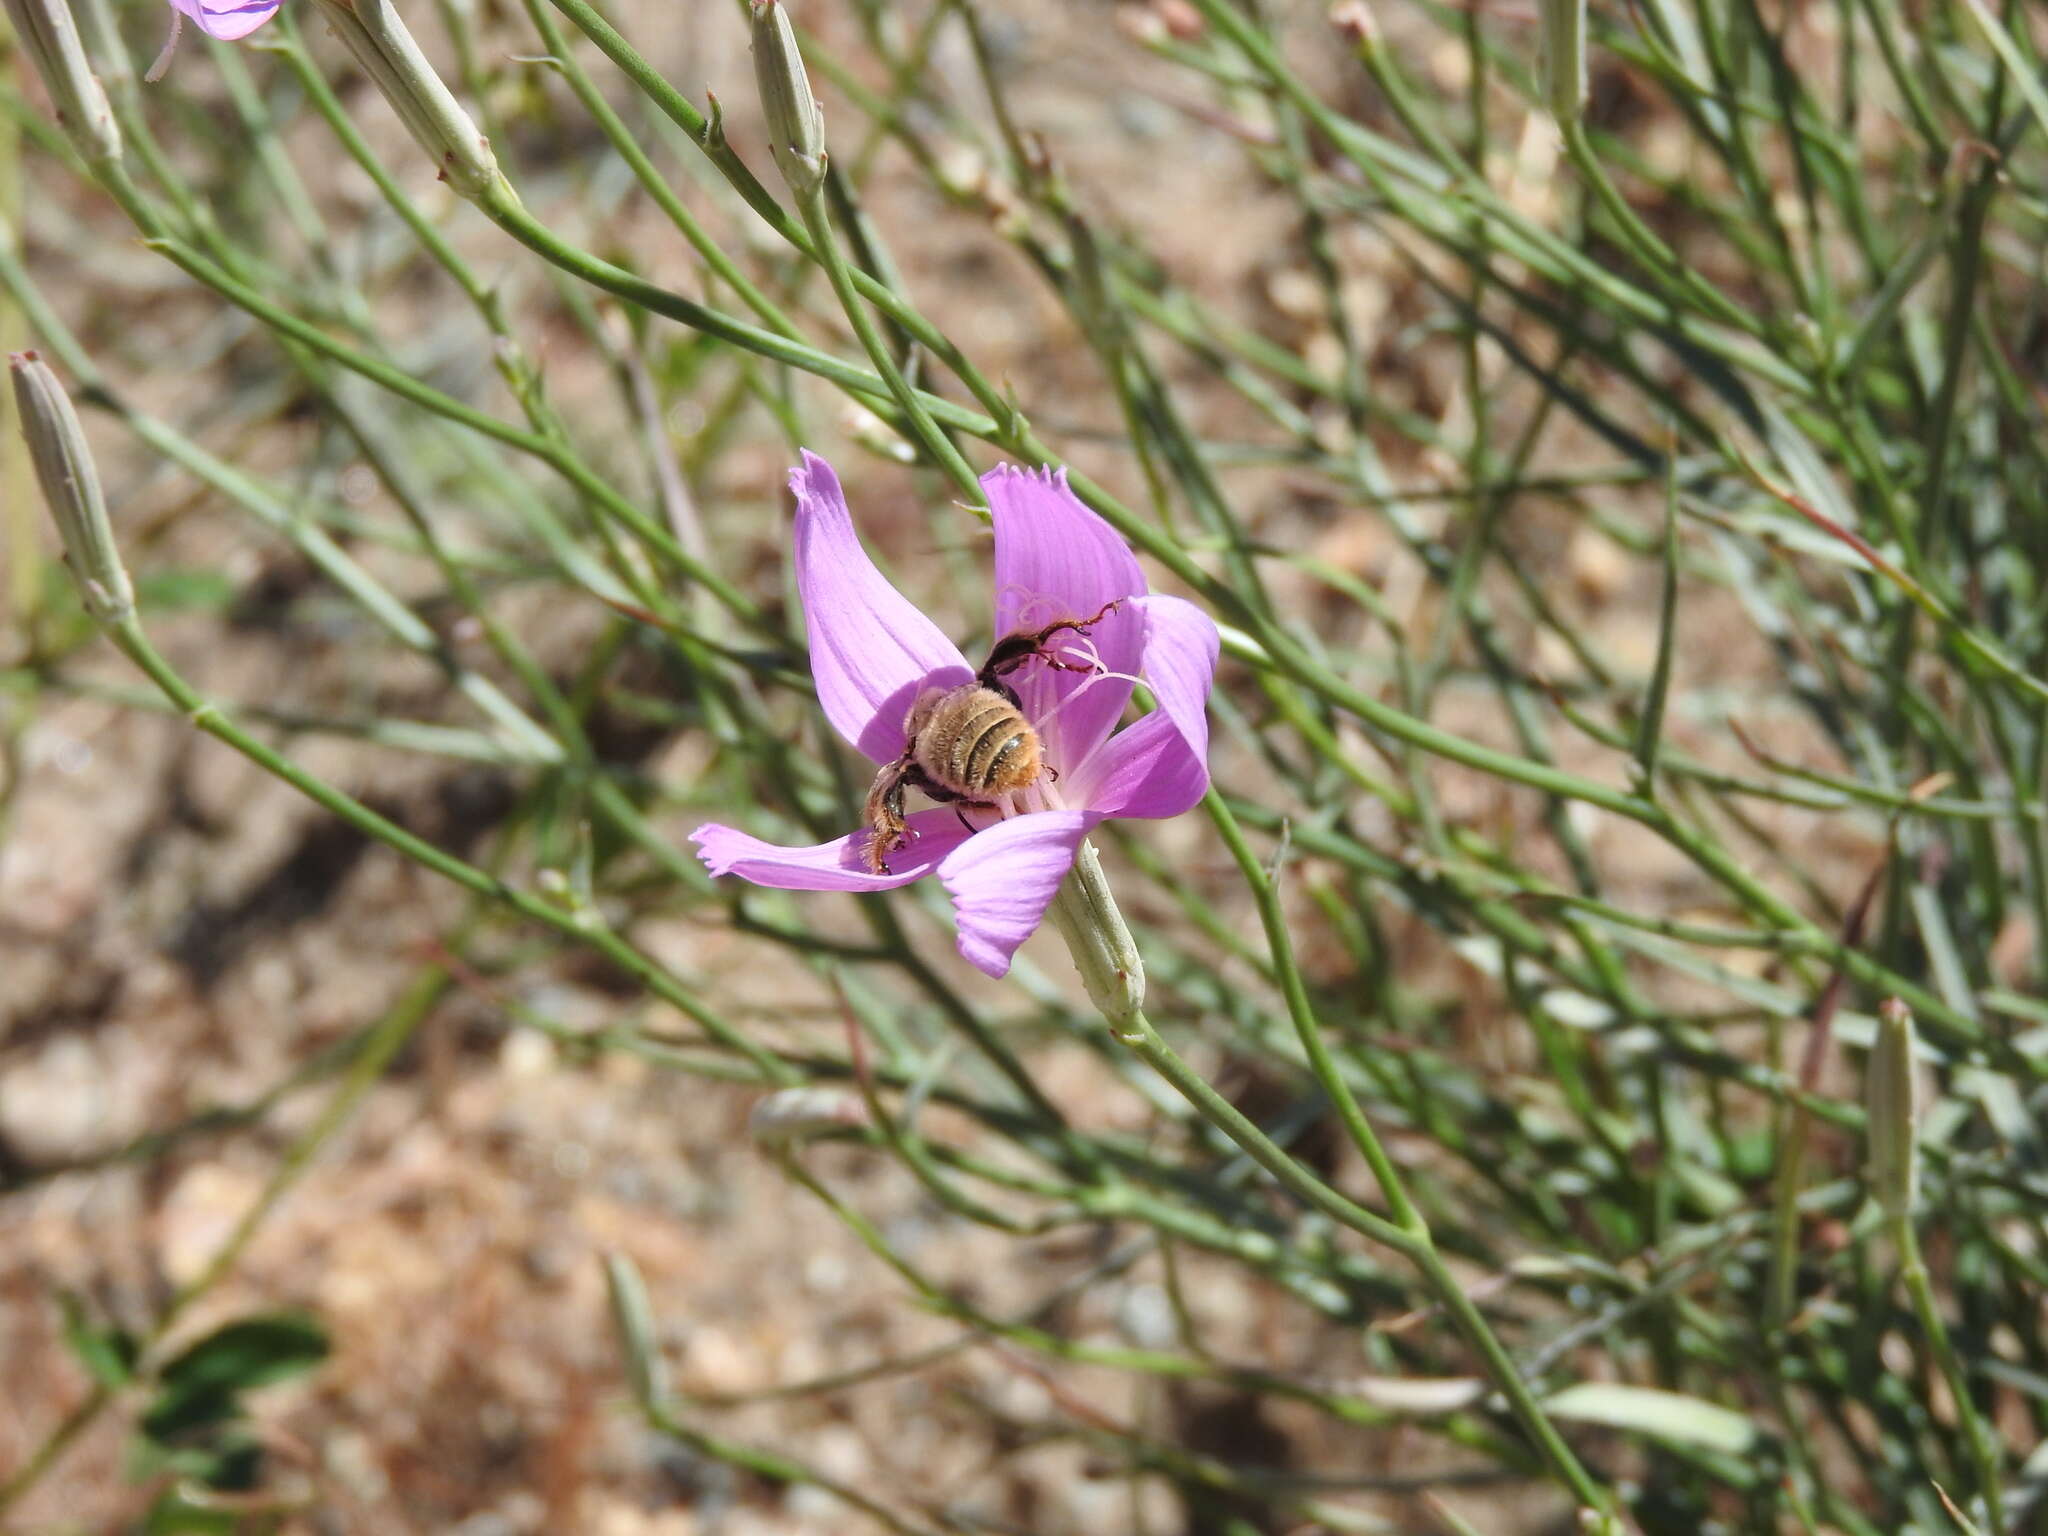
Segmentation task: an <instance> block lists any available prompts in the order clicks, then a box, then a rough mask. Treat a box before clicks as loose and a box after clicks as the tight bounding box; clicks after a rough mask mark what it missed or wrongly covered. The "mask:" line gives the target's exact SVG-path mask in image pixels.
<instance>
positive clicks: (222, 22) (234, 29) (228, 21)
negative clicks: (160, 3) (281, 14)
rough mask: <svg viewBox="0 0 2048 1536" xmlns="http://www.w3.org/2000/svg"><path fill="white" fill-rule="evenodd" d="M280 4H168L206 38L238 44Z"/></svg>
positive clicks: (186, 0)
mask: <svg viewBox="0 0 2048 1536" xmlns="http://www.w3.org/2000/svg"><path fill="white" fill-rule="evenodd" d="M280 3H281V0H171V8H172V9H173V10H176V11H180V12H182V13H183V14H185V15H187V16H189V17H191V18H192V21H193V23H194V24H195V25H196V26H197V27H198V28H199V30H200V31H202V32H204V33H205V34H206V35H207V36H208V37H214V38H219V39H220V41H222V42H224V43H232V42H238V41H239V40H241V39H242V38H245V37H247V36H248V35H249V34H250V33H251V32H254V31H255V30H256V29H257V28H258V27H260V26H262V25H263V23H265V22H266V21H268V20H270V18H271V17H273V16H275V15H276V14H277V8H278V5H279V4H280Z"/></svg>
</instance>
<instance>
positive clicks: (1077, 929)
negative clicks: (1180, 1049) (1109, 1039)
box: [1050, 841, 1145, 1039]
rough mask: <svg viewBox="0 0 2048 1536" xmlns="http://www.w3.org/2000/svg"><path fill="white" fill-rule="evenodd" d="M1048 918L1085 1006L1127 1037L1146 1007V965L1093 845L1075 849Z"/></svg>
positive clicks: (1119, 1033) (1084, 845) (1119, 1035)
mask: <svg viewBox="0 0 2048 1536" xmlns="http://www.w3.org/2000/svg"><path fill="white" fill-rule="evenodd" d="M1050 914H1051V917H1052V920H1053V925H1054V926H1055V927H1057V928H1058V929H1059V931H1060V937H1061V938H1063V939H1065V940H1066V941H1067V951H1068V953H1069V954H1071V955H1072V956H1073V957H1074V968H1075V969H1076V970H1078V971H1079V972H1080V973H1081V982H1082V984H1083V985H1084V986H1086V987H1087V989H1088V998H1089V1001H1091V1002H1092V1003H1094V1004H1095V1006H1096V1007H1097V1008H1098V1009H1099V1010H1101V1013H1102V1016H1103V1018H1105V1019H1107V1020H1108V1021H1109V1027H1110V1028H1111V1029H1113V1030H1115V1031H1116V1033H1117V1035H1118V1037H1119V1038H1122V1039H1128V1038H1130V1037H1131V1036H1132V1035H1133V1034H1134V1033H1135V1031H1136V1028H1137V1018H1138V1015H1139V1014H1140V1013H1142V1012H1143V1011H1144V1008H1145V962H1144V959H1143V958H1142V957H1141V956H1140V955H1139V954H1138V946H1137V943H1136V941H1135V940H1133V939H1132V938H1131V930H1130V929H1129V928H1127V927H1126V926H1125V925H1124V915H1123V913H1122V912H1120V911H1118V910H1117V904H1116V897H1115V896H1114V895H1112V894H1111V893H1110V889H1109V880H1108V879H1107V877H1105V876H1104V875H1103V873H1102V860H1101V859H1100V858H1098V857H1097V856H1096V853H1095V848H1094V845H1093V844H1091V843H1088V842H1086V841H1084V842H1083V843H1082V844H1081V846H1080V848H1079V849H1078V850H1076V852H1075V854H1074V867H1073V868H1072V869H1071V870H1069V871H1068V872H1067V878H1066V880H1065V882H1064V883H1063V884H1062V885H1061V886H1060V889H1059V894H1058V895H1057V896H1055V897H1053V899H1052V907H1051V909H1050Z"/></svg>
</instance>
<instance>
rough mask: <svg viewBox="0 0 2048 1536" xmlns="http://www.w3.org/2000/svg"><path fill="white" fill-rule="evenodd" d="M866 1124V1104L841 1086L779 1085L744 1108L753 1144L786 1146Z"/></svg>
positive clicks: (748, 1131) (748, 1132)
mask: <svg viewBox="0 0 2048 1536" xmlns="http://www.w3.org/2000/svg"><path fill="white" fill-rule="evenodd" d="M867 1123H868V1110H867V1106H866V1105H865V1104H863V1103H862V1102H861V1101H860V1100H859V1099H858V1098H857V1097H856V1096H854V1095H853V1094H850V1093H848V1092H846V1090H844V1089H843V1088H780V1089H777V1090H776V1091H775V1092H774V1093H771V1094H768V1095H767V1096H766V1097H765V1098H762V1099H759V1100H756V1101H755V1104H754V1107H753V1108H752V1109H750V1110H748V1111H747V1134H748V1135H749V1136H750V1137H752V1138H753V1139H754V1142H755V1143H756V1145H759V1146H763V1147H787V1146H792V1145H794V1144H795V1143H797V1142H800V1141H812V1140H815V1139H816V1138H818V1137H820V1136H830V1135H832V1134H834V1133H835V1132H838V1131H850V1130H854V1129H857V1128H858V1127H860V1126H863V1125H866V1124H867Z"/></svg>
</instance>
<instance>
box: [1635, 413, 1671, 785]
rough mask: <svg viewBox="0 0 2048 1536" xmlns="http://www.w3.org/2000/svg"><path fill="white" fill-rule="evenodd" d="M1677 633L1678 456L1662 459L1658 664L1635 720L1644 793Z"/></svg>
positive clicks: (1653, 771) (1653, 773)
mask: <svg viewBox="0 0 2048 1536" xmlns="http://www.w3.org/2000/svg"><path fill="white" fill-rule="evenodd" d="M1677 632H1678V455H1677V454H1675V453H1672V454H1667V455H1665V459H1664V591H1663V596H1662V599H1661V604H1660V611H1659V613H1658V615H1657V663H1656V666H1655V667H1654V668H1653V669H1652V670H1651V672H1650V691H1649V693H1648V694H1647V695H1646V696H1645V697H1644V699H1643V715H1642V719H1641V720H1639V721H1638V722H1637V723H1636V748H1635V759H1636V773H1637V775H1638V787H1639V788H1640V789H1641V790H1642V792H1643V793H1644V794H1646V795H1655V794H1656V792H1657V749H1658V747H1659V746H1660V745H1661V744H1662V742H1663V739H1664V704H1665V700H1666V699H1667V698H1668V697H1669V696H1670V693H1671V652H1672V641H1673V637H1674V636H1675V635H1676V634H1677Z"/></svg>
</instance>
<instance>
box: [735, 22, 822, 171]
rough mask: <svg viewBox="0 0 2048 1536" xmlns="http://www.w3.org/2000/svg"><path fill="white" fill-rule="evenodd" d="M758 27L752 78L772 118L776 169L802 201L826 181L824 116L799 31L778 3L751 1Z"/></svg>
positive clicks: (771, 144)
mask: <svg viewBox="0 0 2048 1536" xmlns="http://www.w3.org/2000/svg"><path fill="white" fill-rule="evenodd" d="M749 9H750V10H751V11H752V13H753V18H754V23H753V32H754V79H755V81H756V83H757V84H758V85H759V87H760V91H761V110H762V112H763V113H764V114H765V115H766V117H767V119H768V148H769V150H770V151H771V152H772V153H773V154H774V156H775V168H776V169H777V170H779V171H781V172H782V179H783V180H784V181H786V182H788V183H789V190H790V191H792V192H794V193H795V194H796V195H797V196H798V197H809V196H811V195H812V194H813V193H815V192H816V191H817V190H818V188H819V186H821V185H822V184H823V182H824V180H825V114H824V113H823V112H821V111H819V110H818V98H817V97H816V96H815V95H813V94H812V93H811V77H810V76H809V75H807V74H805V73H804V60H803V55H802V54H800V53H799V52H797V46H796V30H795V29H794V28H793V27H791V26H790V24H789V13H788V11H787V10H785V9H784V8H783V6H782V5H781V4H780V3H779V0H751V3H750V6H749Z"/></svg>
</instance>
